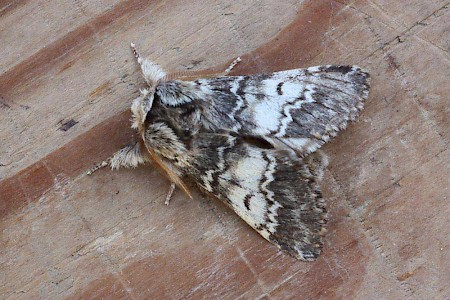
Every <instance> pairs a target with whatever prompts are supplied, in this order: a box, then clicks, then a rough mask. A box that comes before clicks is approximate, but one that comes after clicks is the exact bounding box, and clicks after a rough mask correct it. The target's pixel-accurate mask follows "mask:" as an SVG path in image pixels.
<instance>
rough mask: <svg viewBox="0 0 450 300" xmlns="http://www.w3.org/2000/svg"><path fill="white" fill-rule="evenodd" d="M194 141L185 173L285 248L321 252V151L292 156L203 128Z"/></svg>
mask: <svg viewBox="0 0 450 300" xmlns="http://www.w3.org/2000/svg"><path fill="white" fill-rule="evenodd" d="M190 145H191V149H192V150H191V151H190V152H188V153H187V157H188V158H187V163H180V164H178V167H180V168H181V169H182V170H183V172H184V173H185V174H187V175H189V176H191V177H193V179H194V180H195V181H196V182H197V183H198V184H199V185H200V186H201V187H202V188H204V189H205V190H206V191H208V192H209V193H211V194H213V195H215V196H216V197H218V198H220V199H221V200H223V201H224V202H225V203H227V204H229V205H230V206H231V207H232V208H233V210H234V211H235V212H236V213H237V214H238V215H239V216H240V217H241V218H242V219H244V220H245V221H246V222H247V223H248V224H249V225H250V226H251V227H253V228H254V229H255V230H256V231H258V232H259V233H260V234H261V235H262V236H263V237H264V238H266V239H267V240H269V241H271V242H273V243H275V244H276V245H278V246H279V248H281V249H282V250H285V251H287V252H288V253H290V254H291V255H293V256H295V257H297V258H301V259H303V260H314V259H315V258H316V257H317V256H318V255H319V253H320V250H321V247H322V241H321V237H322V235H323V234H324V233H325V228H324V225H325V223H326V212H325V208H324V203H323V199H322V195H321V192H320V189H319V185H318V184H319V180H320V176H318V173H321V171H322V169H323V168H324V167H325V165H326V163H325V162H324V160H322V159H321V157H320V156H315V157H314V158H313V155H311V157H308V158H307V159H305V160H301V159H298V158H292V157H291V155H290V154H292V153H289V151H284V150H276V149H262V148H259V147H258V146H255V145H253V144H251V143H247V142H246V141H244V140H243V139H242V138H241V137H239V136H232V135H228V134H215V133H199V134H197V135H195V136H194V137H193V139H192V141H191V143H190Z"/></svg>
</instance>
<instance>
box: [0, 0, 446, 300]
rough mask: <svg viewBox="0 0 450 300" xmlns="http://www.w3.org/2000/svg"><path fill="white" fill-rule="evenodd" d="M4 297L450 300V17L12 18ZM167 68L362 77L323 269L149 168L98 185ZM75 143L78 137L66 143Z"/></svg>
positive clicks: (331, 176)
mask: <svg viewBox="0 0 450 300" xmlns="http://www.w3.org/2000/svg"><path fill="white" fill-rule="evenodd" d="M0 16H1V17H0V30H1V31H0V39H1V41H2V47H1V48H0V57H1V59H0V70H1V72H0V122H1V126H2V130H1V131H0V140H1V141H2V143H1V144H0V224H1V225H0V227H1V230H2V231H1V232H2V235H1V239H2V242H1V243H0V253H1V260H0V273H1V274H2V275H4V276H0V295H1V296H0V298H1V299H30V298H52V299H62V298H72V299H86V298H92V299H97V298H114V299H148V298H177V299H179V298H192V299H198V298H200V299H210V298H221V299H237V298H240V299H258V298H265V299H266V298H267V299H287V298H322V299H336V298H356V299H366V298H384V299H387V298H390V299H393V298H398V299H403V298H406V299H413V298H414V299H415V298H419V299H428V298H436V299H439V298H445V297H446V295H448V294H450V289H449V287H448V282H450V277H449V274H450V264H449V262H450V238H449V237H450V229H449V227H448V226H447V224H448V223H449V222H450V218H449V216H450V207H449V206H448V201H449V198H448V197H449V195H450V181H449V179H448V178H450V167H449V164H450V150H449V141H450V130H449V127H448V119H449V116H450V111H449V108H448V95H449V94H450V88H449V85H448V84H447V81H448V74H450V60H449V49H450V48H449V41H450V35H449V32H450V31H449V30H448V29H449V28H448V24H449V22H448V20H449V17H450V9H449V2H448V1H442V0H434V1H418V0H417V1H408V3H406V2H405V1H401V0H393V1H379V0H371V1H366V0H361V1H359V0H357V1H328V0H327V1H325V0H307V1H293V0H292V1H291V0H288V1H269V0H254V1H253V0H252V1H222V0H220V1H210V2H208V3H206V2H205V1H197V0H195V1H175V0H170V1H143V0H126V1H90V0H82V1H58V2H48V1H40V0H33V1H30V0H28V1H13V0H10V1H1V2H0ZM130 42H135V43H136V44H137V45H138V47H139V49H140V51H141V52H142V53H143V54H144V55H146V56H148V57H149V58H151V59H153V60H155V61H157V62H158V63H160V64H161V65H162V66H163V67H164V68H165V69H167V70H171V71H177V70H202V69H210V70H220V69H222V68H223V67H224V66H226V64H227V63H228V62H229V61H231V60H232V59H234V58H235V57H237V56H241V57H242V58H243V62H242V63H241V64H239V65H238V66H237V67H236V69H234V70H233V74H255V73H260V72H271V71H276V70H283V69H290V68H298V67H307V66H312V65H318V64H329V63H336V64H359V65H360V66H362V67H364V68H366V69H367V70H368V71H369V72H370V73H371V75H372V90H371V94H370V98H369V100H368V102H367V105H366V108H365V110H364V111H363V113H362V115H361V118H360V120H359V121H358V122H357V123H355V124H352V125H351V126H350V127H349V128H348V129H347V130H346V131H345V132H343V133H342V134H341V135H340V136H339V137H337V138H336V139H334V140H333V141H332V142H331V143H330V144H328V145H326V147H325V148H324V150H325V151H326V153H327V154H328V155H329V156H330V158H331V164H330V166H329V169H328V170H327V172H326V176H325V180H324V185H323V189H324V194H325V196H326V198H327V203H328V206H329V211H330V214H331V218H330V224H329V233H328V235H327V237H326V241H325V249H324V253H323V255H322V256H321V257H320V258H319V259H318V261H316V262H314V263H304V262H298V261H295V260H293V259H292V258H290V257H287V256H285V255H283V254H282V253H280V252H278V251H277V250H276V249H275V248H274V247H273V246H272V245H270V244H269V243H267V242H266V241H264V240H263V239H261V238H260V237H259V236H258V234H257V233H255V232H253V231H252V230H251V229H250V228H249V227H248V226H246V225H245V223H244V222H243V221H241V220H239V218H238V217H237V216H235V215H234V214H233V213H232V212H231V211H230V210H229V209H228V208H226V207H225V206H224V205H222V204H220V203H218V202H217V201H211V199H206V198H205V197H204V196H202V195H201V194H200V193H199V192H198V191H197V190H196V189H195V188H193V190H194V191H195V195H194V200H189V199H187V198H186V196H184V195H183V194H182V193H181V192H176V193H175V196H174V198H173V200H172V202H171V204H170V206H169V207H166V206H165V205H164V204H163V202H164V197H165V193H166V191H167V189H168V187H169V183H168V182H167V181H166V180H165V178H164V177H163V176H161V175H160V174H159V173H158V172H157V171H155V170H153V169H152V168H151V167H147V168H138V169H136V170H121V171H118V172H111V171H108V170H102V171H99V172H98V173H96V174H95V175H94V176H91V177H88V176H86V175H85V170H87V169H88V168H89V167H90V166H92V165H93V164H94V163H95V162H98V161H101V160H102V159H104V158H105V157H107V156H109V155H110V154H112V153H113V152H114V151H115V150H116V149H118V148H119V147H120V146H122V145H123V144H125V143H127V142H129V141H130V140H132V138H133V137H132V132H131V130H130V129H129V116H130V115H129V112H128V108H129V105H130V103H131V101H132V99H133V98H134V97H136V95H138V89H139V88H140V87H142V86H143V81H142V79H141V78H140V74H139V70H138V68H137V66H136V65H135V63H134V61H133V58H132V55H131V52H130V50H129V43H130ZM63 129H64V130H63Z"/></svg>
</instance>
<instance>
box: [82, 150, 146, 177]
mask: <svg viewBox="0 0 450 300" xmlns="http://www.w3.org/2000/svg"><path fill="white" fill-rule="evenodd" d="M149 161H150V158H149V157H148V155H147V153H146V152H145V151H144V153H142V151H141V145H140V144H139V143H137V142H136V143H134V144H130V145H127V146H125V147H123V148H122V149H120V150H119V151H117V152H116V153H114V155H113V156H111V157H109V158H107V159H106V160H105V161H102V162H101V163H99V164H97V165H95V166H94V167H93V168H92V169H90V170H89V171H88V172H87V174H88V175H91V174H92V173H94V172H95V171H97V170H99V169H101V168H104V167H106V166H110V167H111V169H113V170H114V169H119V168H136V167H137V166H139V165H141V164H144V163H146V162H149Z"/></svg>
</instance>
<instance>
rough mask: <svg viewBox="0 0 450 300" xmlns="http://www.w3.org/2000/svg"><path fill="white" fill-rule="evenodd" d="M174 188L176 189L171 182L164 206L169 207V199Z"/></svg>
mask: <svg viewBox="0 0 450 300" xmlns="http://www.w3.org/2000/svg"><path fill="white" fill-rule="evenodd" d="M176 187H177V186H176V184H175V183H173V182H172V183H171V184H170V188H169V192H168V193H167V195H166V201H164V204H165V205H169V201H170V198H172V195H173V192H174V191H175V188H176Z"/></svg>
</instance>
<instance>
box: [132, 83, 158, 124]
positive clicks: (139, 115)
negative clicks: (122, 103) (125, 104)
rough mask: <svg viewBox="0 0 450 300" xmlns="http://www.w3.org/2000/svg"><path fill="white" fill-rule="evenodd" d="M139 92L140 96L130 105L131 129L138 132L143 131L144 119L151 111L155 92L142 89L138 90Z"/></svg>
mask: <svg viewBox="0 0 450 300" xmlns="http://www.w3.org/2000/svg"><path fill="white" fill-rule="evenodd" d="M140 92H141V96H139V97H137V98H136V99H134V100H133V103H132V104H131V113H132V116H131V128H133V129H136V130H137V131H139V132H141V131H142V130H143V129H144V122H145V118H146V117H147V114H148V112H149V111H150V110H151V109H152V104H153V99H154V97H155V90H154V89H151V90H148V89H143V90H140Z"/></svg>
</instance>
